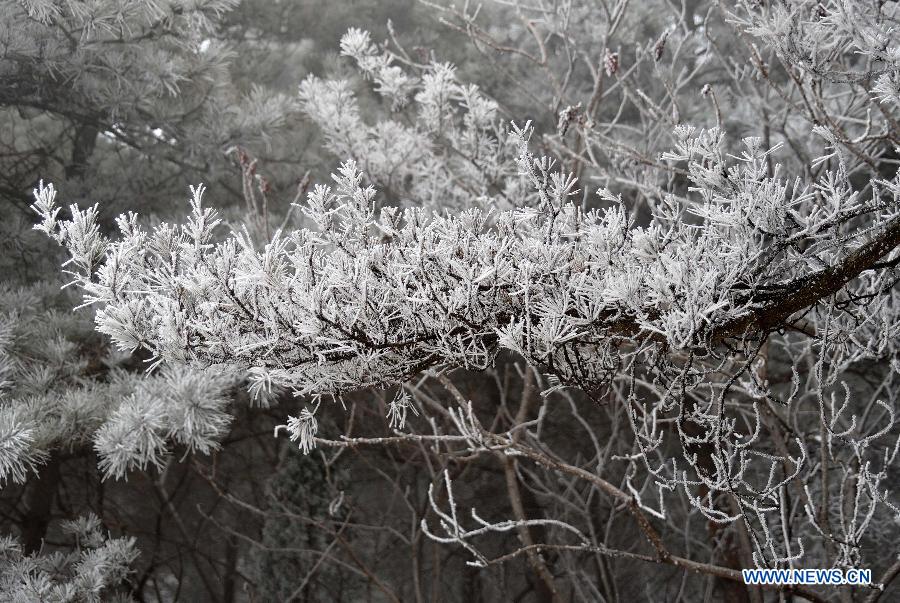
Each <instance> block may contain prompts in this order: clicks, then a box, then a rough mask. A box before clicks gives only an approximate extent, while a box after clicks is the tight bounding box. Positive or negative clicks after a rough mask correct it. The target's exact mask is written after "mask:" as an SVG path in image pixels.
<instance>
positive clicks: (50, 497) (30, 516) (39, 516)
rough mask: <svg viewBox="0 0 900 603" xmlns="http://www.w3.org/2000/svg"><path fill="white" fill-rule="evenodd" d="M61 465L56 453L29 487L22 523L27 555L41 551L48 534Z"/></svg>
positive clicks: (23, 541)
mask: <svg viewBox="0 0 900 603" xmlns="http://www.w3.org/2000/svg"><path fill="white" fill-rule="evenodd" d="M60 463H61V461H60V458H59V455H58V454H56V453H54V454H53V455H52V456H51V457H50V461H49V462H48V463H47V464H46V465H44V466H43V467H41V473H40V476H39V477H38V478H37V479H36V480H34V482H32V483H31V484H29V485H28V491H27V493H26V495H25V518H24V521H23V522H22V546H23V547H24V550H25V553H26V554H30V553H35V552H37V551H39V550H40V548H41V544H42V543H43V541H44V536H46V534H47V526H48V525H49V524H50V518H51V514H52V512H53V503H54V501H55V500H56V491H57V490H58V488H59V482H60V479H61V473H60Z"/></svg>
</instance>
